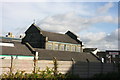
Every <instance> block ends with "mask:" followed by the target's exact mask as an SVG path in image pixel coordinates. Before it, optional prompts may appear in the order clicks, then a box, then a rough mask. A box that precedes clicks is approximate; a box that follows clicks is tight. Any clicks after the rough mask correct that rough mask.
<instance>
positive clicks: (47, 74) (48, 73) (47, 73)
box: [1, 67, 79, 80]
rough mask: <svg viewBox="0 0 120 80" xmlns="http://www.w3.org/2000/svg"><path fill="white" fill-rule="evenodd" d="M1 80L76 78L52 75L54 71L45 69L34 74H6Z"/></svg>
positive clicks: (69, 75)
mask: <svg viewBox="0 0 120 80" xmlns="http://www.w3.org/2000/svg"><path fill="white" fill-rule="evenodd" d="M1 77H2V80H8V79H9V80H13V79H17V80H36V79H39V80H73V79H75V80H77V78H79V77H78V76H75V75H71V74H61V73H58V74H57V75H54V70H53V69H50V68H48V67H46V70H43V71H40V70H39V69H38V70H37V71H36V73H31V74H29V73H25V71H17V72H16V73H10V72H8V73H6V74H2V75H1Z"/></svg>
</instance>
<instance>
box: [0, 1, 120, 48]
mask: <svg viewBox="0 0 120 80" xmlns="http://www.w3.org/2000/svg"><path fill="white" fill-rule="evenodd" d="M0 10H1V13H0V17H1V19H0V22H1V24H2V25H1V26H2V29H1V30H2V31H0V36H5V35H6V34H7V33H8V32H12V33H13V35H15V36H16V37H18V36H19V35H20V34H24V32H25V31H26V30H27V29H28V28H29V26H30V25H31V24H32V23H33V22H34V21H35V24H36V25H37V26H39V27H40V28H41V29H42V30H46V31H50V32H57V33H62V34H64V33H65V32H67V31H68V30H70V31H72V32H73V33H75V34H77V36H78V37H79V39H80V40H81V41H82V42H83V44H84V47H90V48H92V47H95V48H98V49H100V50H108V49H112V50H116V49H118V42H119V40H120V38H118V34H119V33H118V32H119V31H120V28H118V2H3V3H0Z"/></svg>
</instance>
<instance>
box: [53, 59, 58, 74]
mask: <svg viewBox="0 0 120 80" xmlns="http://www.w3.org/2000/svg"><path fill="white" fill-rule="evenodd" d="M53 63H54V76H56V75H57V74H58V70H57V69H58V63H57V59H56V57H53Z"/></svg>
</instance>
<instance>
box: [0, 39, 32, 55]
mask: <svg viewBox="0 0 120 80" xmlns="http://www.w3.org/2000/svg"><path fill="white" fill-rule="evenodd" d="M0 41H2V43H4V42H5V43H13V44H14V47H9V46H0V47H1V49H2V52H0V55H22V56H34V55H33V54H32V53H31V51H30V50H29V49H28V48H27V47H26V46H25V45H24V44H21V42H18V41H14V39H12V40H11V39H0Z"/></svg>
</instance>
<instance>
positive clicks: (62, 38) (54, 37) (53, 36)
mask: <svg viewBox="0 0 120 80" xmlns="http://www.w3.org/2000/svg"><path fill="white" fill-rule="evenodd" d="M30 29H32V30H33V31H36V32H37V30H38V31H39V32H40V34H42V35H43V36H45V37H48V40H49V41H56V42H64V43H73V44H79V43H78V42H77V41H76V40H74V39H72V38H71V37H70V36H68V35H67V34H60V33H55V32H48V31H44V30H41V29H40V28H39V27H38V26H37V25H35V24H32V25H31V26H30V27H29V28H28V30H27V31H26V33H27V32H30V33H33V32H32V30H30Z"/></svg>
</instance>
